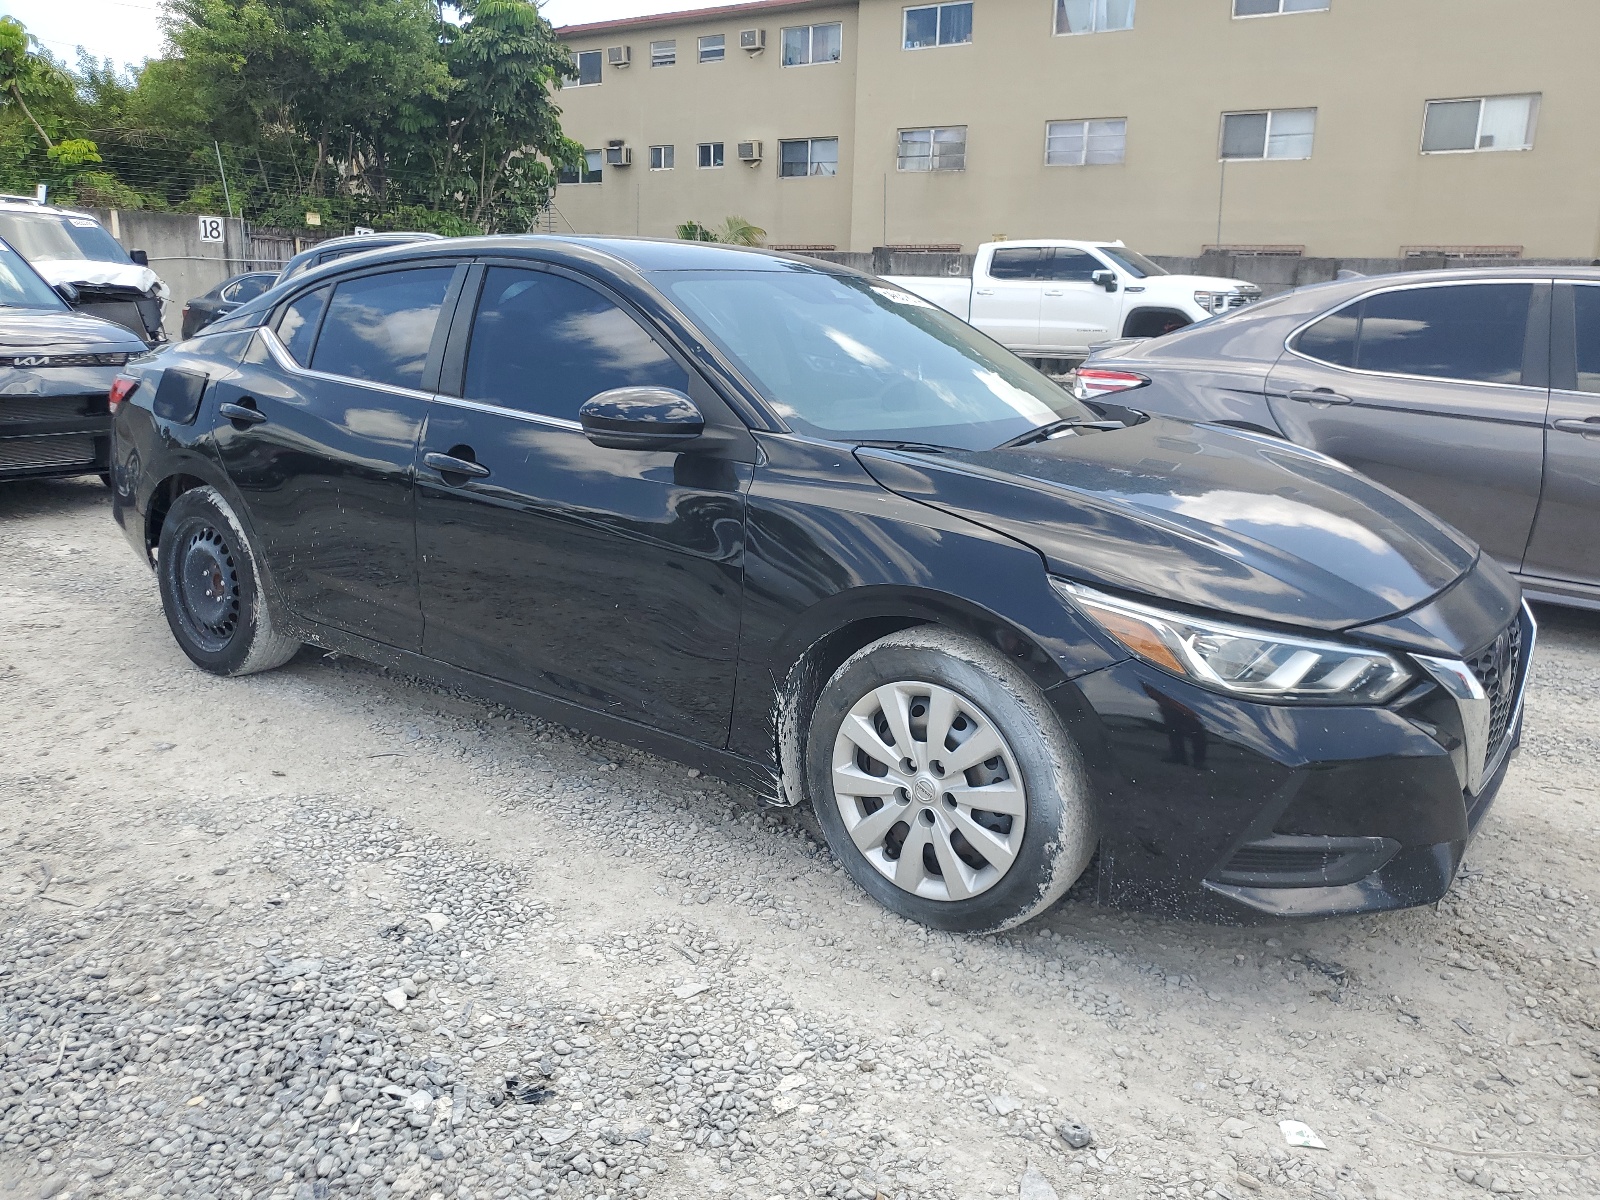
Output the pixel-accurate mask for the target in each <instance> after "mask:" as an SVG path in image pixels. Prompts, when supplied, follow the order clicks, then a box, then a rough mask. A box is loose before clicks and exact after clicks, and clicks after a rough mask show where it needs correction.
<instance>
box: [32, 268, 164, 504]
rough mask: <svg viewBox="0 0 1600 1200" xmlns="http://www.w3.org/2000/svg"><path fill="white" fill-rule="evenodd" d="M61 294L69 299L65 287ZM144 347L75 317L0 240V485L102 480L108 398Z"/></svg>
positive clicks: (121, 332)
mask: <svg viewBox="0 0 1600 1200" xmlns="http://www.w3.org/2000/svg"><path fill="white" fill-rule="evenodd" d="M61 290H62V291H65V292H66V293H67V294H68V295H71V287H70V285H66V284H63V285H61ZM144 349H145V345H144V342H142V341H140V340H139V339H138V338H137V337H135V336H134V335H133V334H132V333H131V332H129V331H128V330H127V329H124V328H123V327H122V326H121V325H115V324H113V323H112V322H110V321H103V320H101V319H100V318H99V317H91V316H88V315H86V314H84V313H80V312H74V311H73V310H72V309H71V307H69V306H68V304H67V302H66V300H64V299H63V298H62V296H61V295H60V294H58V292H57V290H56V289H55V288H52V287H51V286H50V284H49V283H47V282H46V281H45V279H44V277H43V276H42V275H40V274H39V273H38V272H37V271H35V270H34V269H33V268H32V267H30V266H29V265H28V263H27V261H26V260H24V259H23V257H22V256H21V255H20V254H18V253H17V252H16V251H15V250H13V249H12V248H11V247H10V246H9V245H7V244H6V243H5V242H4V241H0V481H4V480H8V479H20V478H24V477H35V476H41V475H84V474H90V473H93V474H104V473H105V472H106V470H107V466H108V464H109V462H110V442H111V413H110V409H109V408H108V407H107V396H108V394H109V393H110V391H111V385H112V382H113V381H114V380H115V379H116V377H117V372H118V371H119V370H121V368H122V366H123V364H125V363H126V362H127V361H128V358H129V357H130V356H131V355H135V354H142V353H143V352H144Z"/></svg>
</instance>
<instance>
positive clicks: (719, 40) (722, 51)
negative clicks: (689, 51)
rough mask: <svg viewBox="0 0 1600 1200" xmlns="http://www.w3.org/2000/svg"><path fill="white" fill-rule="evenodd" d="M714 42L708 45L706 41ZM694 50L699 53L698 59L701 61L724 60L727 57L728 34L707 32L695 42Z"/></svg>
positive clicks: (715, 61) (713, 61)
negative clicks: (712, 44)
mask: <svg viewBox="0 0 1600 1200" xmlns="http://www.w3.org/2000/svg"><path fill="white" fill-rule="evenodd" d="M708 42H715V43H716V45H714V46H710V45H707V44H706V43H708ZM695 50H696V52H697V53H698V55H699V59H698V61H700V62H703V63H719V62H725V61H726V60H727V57H728V35H727V34H725V33H708V34H706V35H705V36H704V37H702V38H700V40H699V41H698V42H696V43H695Z"/></svg>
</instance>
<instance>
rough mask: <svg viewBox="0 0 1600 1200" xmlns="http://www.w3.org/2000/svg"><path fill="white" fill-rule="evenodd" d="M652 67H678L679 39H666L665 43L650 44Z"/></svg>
mask: <svg viewBox="0 0 1600 1200" xmlns="http://www.w3.org/2000/svg"><path fill="white" fill-rule="evenodd" d="M650 65H651V66H652V67H675V66H677V65H678V39H677V38H666V39H665V40H663V41H659V42H651V43H650Z"/></svg>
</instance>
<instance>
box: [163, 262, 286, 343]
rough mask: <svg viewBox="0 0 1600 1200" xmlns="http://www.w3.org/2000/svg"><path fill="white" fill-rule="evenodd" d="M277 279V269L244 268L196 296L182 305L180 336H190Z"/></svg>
mask: <svg viewBox="0 0 1600 1200" xmlns="http://www.w3.org/2000/svg"><path fill="white" fill-rule="evenodd" d="M277 280H278V272H276V271H246V272H245V273H244V274H243V275H235V276H233V277H232V278H231V279H224V280H223V281H222V282H221V283H219V284H217V286H216V287H214V288H212V289H211V290H210V291H209V292H207V293H206V294H205V295H204V296H196V297H195V298H194V299H193V300H191V301H189V303H187V304H185V305H184V306H183V336H184V337H186V338H190V337H193V336H194V335H195V334H197V333H199V332H200V331H201V330H202V329H204V328H205V327H206V326H207V325H209V324H211V322H213V321H215V320H216V319H217V318H218V317H220V316H224V315H226V314H227V313H231V312H232V311H233V310H234V309H236V308H238V307H239V306H240V305H241V304H243V303H244V302H245V301H246V300H254V299H255V298H256V297H257V296H259V295H261V293H262V292H264V291H266V290H267V289H268V288H269V287H271V286H272V285H273V284H274V283H276V282H277Z"/></svg>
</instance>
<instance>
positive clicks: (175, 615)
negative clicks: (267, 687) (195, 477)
mask: <svg viewBox="0 0 1600 1200" xmlns="http://www.w3.org/2000/svg"><path fill="white" fill-rule="evenodd" d="M156 574H157V578H158V579H159V581H160V584H161V605H162V608H163V609H164V610H165V612H166V616H167V624H168V626H169V627H170V628H171V629H172V636H173V637H174V638H176V639H177V642H178V645H179V646H180V647H181V648H182V650H183V652H184V653H185V654H187V655H188V656H189V658H190V659H191V660H192V661H193V662H194V663H195V665H196V666H199V667H202V668H204V669H205V670H207V671H210V672H211V673H212V674H215V675H248V674H252V673H254V672H256V671H266V670H270V669H272V668H273V667H277V666H282V665H283V664H284V663H286V662H288V661H289V659H291V658H292V657H294V654H295V651H297V650H298V649H299V648H300V644H299V643H298V642H296V641H295V640H294V639H293V638H290V637H286V636H285V635H283V634H281V633H279V632H277V631H276V630H275V629H274V628H273V624H272V617H271V614H270V612H269V610H268V608H267V605H266V602H265V599H264V597H263V596H262V594H261V577H260V574H259V572H258V570H257V567H256V559H255V555H254V553H253V552H252V550H251V548H250V542H249V539H248V538H247V537H246V536H245V532H244V529H243V527H242V526H241V525H240V523H239V519H238V517H237V516H236V515H235V514H234V512H233V510H232V509H231V508H230V507H229V506H228V503H227V501H226V500H224V499H223V498H222V496H221V495H220V494H219V493H218V492H217V491H216V490H215V489H214V488H209V487H200V488H194V489H193V490H191V491H187V492H185V493H183V495H181V496H179V497H178V499H177V500H175V501H174V502H173V505H172V508H171V509H170V510H169V511H168V513H167V519H166V522H165V523H164V524H163V525H162V527H161V541H160V545H159V547H158V549H157V557H156Z"/></svg>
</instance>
